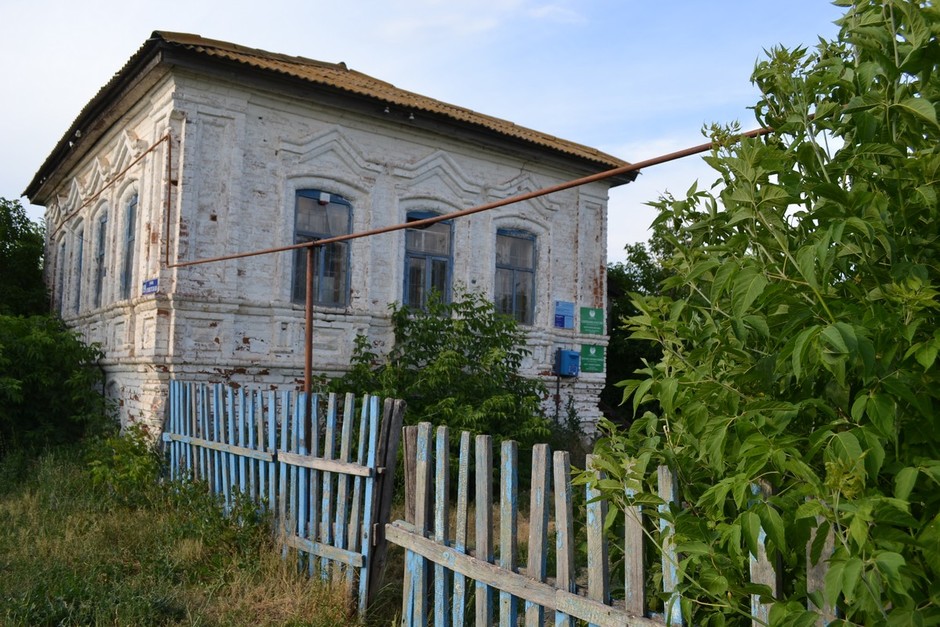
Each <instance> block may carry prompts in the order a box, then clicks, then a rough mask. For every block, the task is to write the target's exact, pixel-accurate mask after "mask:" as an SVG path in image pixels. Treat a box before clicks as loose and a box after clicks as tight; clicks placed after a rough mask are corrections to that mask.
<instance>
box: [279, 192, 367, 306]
mask: <svg viewBox="0 0 940 627" xmlns="http://www.w3.org/2000/svg"><path fill="white" fill-rule="evenodd" d="M351 221H352V205H351V204H350V203H349V201H348V200H346V199H345V198H343V197H342V196H339V195H337V194H330V193H329V192H322V191H320V190H315V189H302V190H299V191H298V192H297V198H296V207H295V211H294V243H295V244H300V243H302V242H314V241H317V240H321V239H326V238H329V237H335V236H337V235H345V234H347V233H349V229H350V225H351ZM313 254H314V257H313V303H314V304H315V305H325V306H328V307H345V306H346V304H347V303H348V299H349V243H348V242H335V243H332V244H326V245H325V246H317V247H316V248H314V249H313ZM291 298H292V299H293V301H294V302H295V303H303V302H305V301H306V298H307V249H306V248H298V249H297V250H296V251H294V277H293V285H292V289H291Z"/></svg>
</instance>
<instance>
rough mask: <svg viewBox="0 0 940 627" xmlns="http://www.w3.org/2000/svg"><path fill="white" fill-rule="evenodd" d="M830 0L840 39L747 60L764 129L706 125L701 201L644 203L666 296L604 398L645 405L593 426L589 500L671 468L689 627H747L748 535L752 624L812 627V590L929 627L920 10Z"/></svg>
mask: <svg viewBox="0 0 940 627" xmlns="http://www.w3.org/2000/svg"><path fill="white" fill-rule="evenodd" d="M839 4H842V5H843V6H848V7H849V9H848V12H847V14H846V15H845V17H844V18H842V19H841V20H840V21H839V24H840V26H841V30H840V34H839V38H838V40H836V41H823V42H820V44H819V45H818V46H817V47H816V49H815V50H814V51H809V50H806V49H803V48H800V49H796V50H786V49H782V48H775V49H773V50H771V51H770V52H769V58H768V59H767V60H766V61H763V62H761V63H759V64H758V65H757V67H756V69H755V72H754V75H753V80H754V82H755V83H756V84H757V85H758V87H759V88H760V89H761V92H762V97H761V99H760V101H759V102H758V104H757V106H756V107H755V111H756V113H757V117H758V121H759V123H761V124H762V125H764V126H769V127H772V128H773V129H774V130H775V132H774V133H773V134H772V135H768V136H767V137H765V138H754V139H740V141H739V138H737V137H736V136H735V132H736V129H734V128H732V129H720V128H716V129H714V133H713V137H714V139H715V142H716V144H715V145H716V148H715V149H714V151H713V152H712V154H711V155H710V156H708V157H707V158H706V160H707V161H708V162H709V163H710V164H711V165H712V166H713V167H714V168H715V169H716V171H717V172H718V173H719V174H720V176H721V181H720V183H722V184H723V185H722V186H719V187H718V188H717V189H718V190H719V191H718V192H716V193H710V192H703V191H698V190H697V189H696V188H695V187H693V188H692V189H691V190H690V192H689V194H688V195H687V196H686V197H684V198H681V199H674V198H667V199H664V200H663V201H662V202H660V203H658V206H659V208H660V209H661V214H660V216H659V218H657V222H658V223H660V224H663V225H668V227H669V229H670V231H672V232H673V235H672V236H670V241H671V242H672V244H673V245H674V247H675V250H674V253H673V254H672V256H671V257H670V258H669V259H668V260H667V262H666V270H667V271H668V272H670V274H671V275H672V276H671V278H669V279H666V281H665V282H664V284H663V288H664V292H665V293H666V294H669V293H670V290H674V292H673V293H672V294H671V295H668V296H658V297H653V296H651V297H639V298H637V299H636V303H637V307H638V309H639V314H638V315H636V316H635V317H633V318H632V320H631V322H632V325H633V330H634V336H635V337H638V338H642V339H647V340H651V341H654V342H656V343H657V344H658V345H659V346H660V347H661V349H662V355H663V356H662V358H661V359H659V360H657V361H655V362H650V363H649V365H648V367H646V368H645V369H644V370H643V371H642V373H641V375H642V376H641V377H639V378H636V379H633V380H630V381H627V382H626V383H625V388H624V389H625V391H626V394H627V397H628V398H629V397H631V396H632V401H633V407H634V409H636V408H637V407H642V406H643V404H644V403H645V402H646V401H648V400H655V401H657V403H658V408H657V410H656V411H647V412H645V413H643V415H642V416H640V417H639V418H638V419H637V420H636V421H635V422H634V423H633V425H632V428H631V430H630V432H629V433H626V434H625V433H622V432H618V431H616V430H615V429H612V430H611V434H610V437H609V438H608V439H607V440H606V442H605V443H604V446H605V448H604V449H603V459H602V465H603V467H604V469H605V470H606V471H608V473H609V475H610V476H611V477H613V478H616V479H619V480H620V481H619V482H614V483H613V484H612V485H611V484H606V486H605V485H602V486H601V487H602V489H604V490H605V491H606V493H607V495H608V496H609V497H610V498H612V499H616V500H618V501H621V502H622V501H623V500H624V488H625V487H627V486H628V485H631V483H630V481H631V479H633V478H635V476H634V477H631V476H629V475H628V473H626V472H625V467H626V464H625V463H624V457H627V456H635V457H637V458H638V459H639V464H638V465H639V466H642V465H643V464H649V467H650V468H651V469H652V468H653V467H655V465H656V464H666V465H669V466H670V467H671V468H672V469H673V471H674V472H675V473H676V474H677V475H678V477H679V487H680V494H679V499H680V501H681V502H683V503H684V504H685V505H684V506H683V507H682V508H673V510H672V511H667V512H664V513H663V514H662V515H663V516H664V517H666V518H668V519H669V520H670V521H671V522H672V523H673V525H674V528H675V529H676V533H675V536H674V538H673V540H674V541H675V542H676V543H677V548H678V550H679V552H680V554H682V558H681V559H680V561H679V563H678V564H677V569H678V572H679V575H680V577H681V583H680V586H679V592H680V593H681V594H682V596H683V598H684V599H685V601H686V605H685V609H686V611H687V614H686V616H685V618H686V619H687V620H689V621H690V622H693V623H696V624H724V623H726V622H739V623H747V624H749V623H750V618H746V615H747V613H748V594H750V593H751V592H761V593H762V594H763V595H764V596H765V598H767V597H771V596H772V592H771V590H770V589H768V588H766V587H764V588H756V589H755V588H753V587H749V583H748V582H749V573H748V555H749V553H754V552H755V551H756V546H757V544H758V539H759V537H760V536H761V534H766V544H767V551H768V555H769V558H770V559H771V560H772V561H773V562H776V563H777V564H778V565H781V566H783V567H784V568H785V569H786V572H787V573H788V579H787V581H786V585H787V586H788V587H787V589H786V590H785V593H784V595H782V596H783V598H777V599H774V601H775V603H774V605H773V608H772V610H771V614H770V621H771V623H773V624H809V623H813V622H815V621H816V619H817V616H815V615H814V614H813V613H811V612H808V611H807V610H806V607H807V601H808V600H809V599H808V597H810V596H811V597H812V600H813V602H814V603H815V604H816V605H817V607H819V606H821V605H822V602H823V600H825V601H827V602H828V603H830V604H837V605H838V606H839V609H840V611H841V618H842V619H844V620H845V622H847V623H852V624H865V625H869V624H936V623H937V622H938V621H940V597H938V594H937V590H938V588H937V582H938V581H940V549H938V547H940V490H938V486H940V439H938V436H937V432H936V427H935V425H936V423H937V412H938V409H940V369H938V363H937V359H936V357H937V353H938V349H940V331H938V328H940V315H938V314H940V304H938V298H937V296H938V290H940V264H938V256H940V247H938V243H940V230H938V229H940V214H938V201H937V199H938V177H937V172H938V171H940V154H938V151H937V146H938V144H940V125H938V122H937V108H938V106H940V74H938V73H937V59H938V52H940V47H938V39H937V37H938V33H940V31H938V25H940V10H938V8H937V7H935V6H934V5H933V3H931V2H926V3H922V2H909V1H906V0H871V1H865V2H861V1H859V2H855V3H851V2H846V1H840V2H839ZM713 189H715V188H713ZM716 194H718V195H717V196H716ZM758 485H764V486H767V487H768V488H769V492H770V495H768V496H764V495H762V494H755V493H754V492H752V489H753V488H754V487H756V486H758ZM645 488H646V489H645V490H644V491H641V493H639V494H638V495H637V498H638V499H643V500H644V501H643V502H645V503H655V502H656V495H655V494H656V493H655V490H654V489H653V486H651V485H649V484H645ZM647 511H649V512H652V514H653V515H656V513H655V510H654V508H647ZM814 533H815V537H816V538H818V540H817V541H816V542H812V541H811V538H812V537H813V534H814ZM828 533H831V534H832V537H833V540H834V549H833V550H832V551H831V552H830V553H828V554H827V553H825V552H824V551H823V542H822V540H823V539H824V538H826V536H827V534H828ZM807 552H809V555H810V557H811V559H812V561H813V562H816V563H818V562H820V561H824V562H826V564H827V566H828V573H829V574H828V575H827V576H826V577H825V581H824V590H823V592H822V594H818V593H813V594H810V593H809V592H808V591H807V585H806V572H805V569H804V567H803V565H804V564H805V561H806V556H807Z"/></svg>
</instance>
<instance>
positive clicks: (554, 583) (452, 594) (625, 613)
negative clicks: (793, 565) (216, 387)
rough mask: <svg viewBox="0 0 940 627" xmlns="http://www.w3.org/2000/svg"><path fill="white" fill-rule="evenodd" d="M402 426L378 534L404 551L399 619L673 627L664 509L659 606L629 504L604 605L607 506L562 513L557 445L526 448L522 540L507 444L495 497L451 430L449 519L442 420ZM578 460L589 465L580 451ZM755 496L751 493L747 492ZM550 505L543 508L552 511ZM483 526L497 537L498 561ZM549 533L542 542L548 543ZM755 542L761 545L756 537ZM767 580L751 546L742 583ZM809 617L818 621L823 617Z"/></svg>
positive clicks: (814, 579)
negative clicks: (393, 490)
mask: <svg viewBox="0 0 940 627" xmlns="http://www.w3.org/2000/svg"><path fill="white" fill-rule="evenodd" d="M405 431H406V433H405V436H404V437H405V442H406V449H405V450H406V452H405V464H406V468H407V467H408V466H412V470H411V471H410V472H409V471H407V470H406V473H405V476H406V493H407V494H408V496H407V497H406V498H407V499H408V500H409V501H413V514H409V515H408V516H407V518H409V519H410V520H397V521H394V522H392V523H389V525H388V527H387V530H386V535H387V538H388V540H389V541H390V542H392V543H394V544H397V545H399V546H402V547H404V548H405V550H406V553H405V566H404V593H403V600H402V616H403V624H404V625H409V626H412V625H414V626H419V625H420V626H424V625H430V624H434V625H436V626H439V627H447V626H450V625H454V626H455V627H456V626H460V625H464V624H476V625H492V624H494V618H498V621H499V624H500V625H517V624H520V621H522V622H524V624H525V625H527V626H530V625H531V626H542V625H545V624H550V623H553V624H555V625H557V626H562V625H564V626H567V627H574V625H575V624H576V621H577V620H580V621H585V622H587V623H589V624H590V625H599V626H610V627H614V626H617V627H620V626H624V625H664V624H669V625H682V624H684V623H683V616H682V609H681V604H680V598H679V596H678V595H677V594H676V593H675V590H676V588H677V585H678V573H677V568H676V565H677V564H678V560H679V559H680V556H679V555H678V554H677V552H676V550H675V546H674V545H673V544H672V540H671V539H672V536H673V534H672V530H671V529H670V524H669V523H668V522H667V520H666V519H665V518H664V517H657V518H658V525H659V529H658V533H659V535H660V538H661V544H662V550H661V555H659V556H658V557H659V560H658V561H660V563H661V579H662V589H663V591H664V593H665V595H664V596H665V598H666V599H667V600H666V601H665V607H664V608H663V612H662V614H659V615H658V616H647V615H646V599H645V598H644V593H645V590H646V581H647V573H646V571H645V556H644V544H645V542H644V533H645V531H644V522H643V518H644V514H643V512H642V510H641V508H639V507H630V508H629V511H627V512H624V514H625V515H624V518H623V520H624V529H625V532H624V537H623V541H624V544H623V547H624V550H623V559H624V575H623V595H622V596H623V598H622V599H619V600H617V601H614V600H612V598H611V582H610V561H609V555H608V545H607V538H606V535H605V532H604V523H605V518H606V517H607V507H608V505H607V503H606V502H605V501H604V500H602V499H600V498H599V495H598V494H597V493H596V492H595V491H594V490H593V489H591V488H590V487H588V488H586V493H585V495H584V496H585V498H584V501H583V502H584V503H585V505H584V508H583V510H581V511H579V512H575V511H574V508H573V502H574V498H573V497H574V488H573V486H572V483H571V463H570V458H569V454H568V453H567V452H564V451H557V452H555V453H554V454H553V455H552V453H551V451H550V450H549V447H548V445H545V444H540V445H536V446H535V447H534V448H533V451H532V466H531V469H532V470H531V484H530V486H529V494H530V501H529V511H528V536H527V538H520V537H519V534H518V523H519V506H520V503H519V485H518V478H519V472H518V468H519V459H518V447H517V444H516V443H515V442H512V441H504V442H503V443H502V445H501V451H500V460H499V480H498V481H499V501H498V504H497V503H495V502H494V495H493V450H492V449H493V441H492V438H491V436H488V435H478V436H476V438H475V446H474V451H473V455H472V456H471V450H470V449H471V446H470V435H469V434H468V433H466V432H464V433H462V434H461V435H460V438H459V459H458V460H457V462H458V463H457V466H456V467H457V469H458V470H457V485H456V515H455V516H452V513H451V511H450V508H451V504H450V496H451V487H452V486H451V483H450V468H451V465H450V461H451V460H450V452H449V451H450V441H449V438H450V433H449V431H448V429H447V427H438V428H437V431H436V437H435V439H434V441H433V442H432V434H431V426H430V425H429V424H421V425H419V426H418V427H406V428H405ZM411 440H413V441H414V445H413V446H412V447H409V446H407V443H408V442H409V441H411ZM409 448H410V449H411V450H410V451H409ZM587 465H588V467H591V458H590V456H589V457H588V461H587ZM471 466H473V478H471ZM599 476H601V475H599ZM658 482H659V486H658V490H659V496H660V498H661V499H662V500H663V501H664V503H665V504H664V505H662V506H661V507H669V504H670V503H675V500H676V494H677V492H678V490H677V485H676V480H675V478H674V477H673V475H672V473H671V472H670V471H669V470H668V468H666V467H660V468H659V469H658ZM471 489H472V490H473V496H472V498H471ZM760 496H761V494H760V490H759V489H758V490H757V493H756V494H755V498H760ZM552 505H553V507H552ZM408 509H409V510H410V509H411V506H409V508H408ZM471 509H472V510H473V512H472V514H471ZM494 510H496V511H498V516H499V522H498V529H494V526H493V514H494ZM550 510H553V511H554V517H552V516H551V515H550V514H551V511H550ZM576 514H577V515H578V516H579V518H578V519H576V518H575V515H576ZM618 515H619V514H618ZM471 517H472V520H471ZM581 521H583V528H584V530H585V536H586V538H585V540H586V545H587V563H586V565H580V564H577V563H576V559H575V558H576V550H575V548H576V547H575V542H576V540H575V525H576V522H581ZM471 523H472V524H473V526H474V538H473V542H472V543H471V539H470V537H469V536H468V528H469V525H470V524H471ZM579 526H580V525H579ZM494 533H496V534H497V537H498V543H499V547H498V557H497V556H496V553H497V551H496V546H495V542H494V541H495V540H496V538H494ZM550 534H551V535H553V536H554V537H553V538H551V537H550ZM552 540H553V541H554V547H551V546H550V542H552ZM520 541H524V542H527V546H526V553H527V559H526V562H525V564H524V565H522V564H519V563H518V553H519V544H520ZM760 542H761V543H762V542H763V534H761V539H760ZM552 548H554V553H553V554H552V556H551V557H552V558H553V561H554V563H555V572H554V573H553V574H552V575H551V576H550V575H549V573H548V572H547V570H548V569H547V564H548V563H549V560H548V557H549V553H550V551H551V549H552ZM823 576H824V572H822V571H820V569H819V566H816V567H814V568H811V569H810V571H809V576H808V585H809V586H811V588H816V589H819V587H820V586H821V585H822V577H823ZM779 579H780V578H779V576H778V574H777V573H776V572H775V570H774V568H773V566H772V565H771V564H770V563H769V562H768V560H767V556H766V553H765V551H764V550H763V546H761V550H760V551H759V555H757V556H752V558H751V580H752V582H754V583H760V584H765V585H767V586H769V587H770V589H771V590H772V591H774V593H775V595H776V594H777V593H778V592H779V589H780V588H779ZM471 600H472V607H471ZM468 614H470V615H472V616H470V615H468ZM751 615H752V619H753V622H754V624H767V623H768V619H769V605H768V604H764V603H762V602H761V599H760V597H758V596H754V597H752V599H751ZM821 615H822V616H823V617H824V618H827V619H828V620H831V619H832V618H833V611H832V608H823V610H822V611H821ZM820 624H824V620H823V619H821V621H820Z"/></svg>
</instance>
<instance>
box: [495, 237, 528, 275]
mask: <svg viewBox="0 0 940 627" xmlns="http://www.w3.org/2000/svg"><path fill="white" fill-rule="evenodd" d="M534 253H535V240H533V239H531V238H528V237H518V236H515V235H507V234H503V233H499V234H497V235H496V263H497V264H499V265H501V266H513V267H516V268H529V269H530V268H533V267H534V265H535V264H534V261H535V254H534Z"/></svg>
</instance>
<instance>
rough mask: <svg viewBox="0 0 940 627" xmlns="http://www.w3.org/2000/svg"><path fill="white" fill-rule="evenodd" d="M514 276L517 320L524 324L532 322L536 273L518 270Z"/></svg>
mask: <svg viewBox="0 0 940 627" xmlns="http://www.w3.org/2000/svg"><path fill="white" fill-rule="evenodd" d="M514 278H515V284H514V286H513V287H514V288H515V296H516V302H515V316H516V320H518V321H519V322H521V323H522V324H531V322H532V292H533V291H534V282H535V275H534V274H532V273H531V272H523V271H517V272H516V273H515V277H514Z"/></svg>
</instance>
